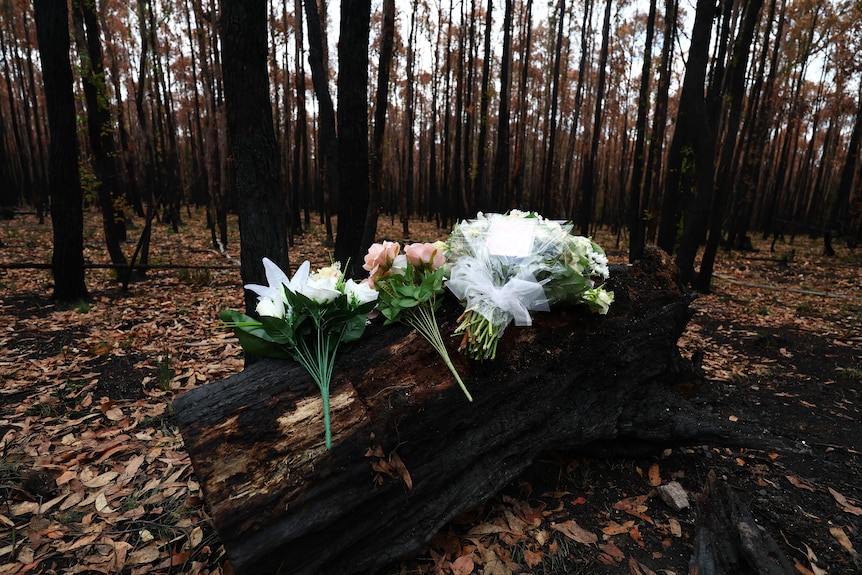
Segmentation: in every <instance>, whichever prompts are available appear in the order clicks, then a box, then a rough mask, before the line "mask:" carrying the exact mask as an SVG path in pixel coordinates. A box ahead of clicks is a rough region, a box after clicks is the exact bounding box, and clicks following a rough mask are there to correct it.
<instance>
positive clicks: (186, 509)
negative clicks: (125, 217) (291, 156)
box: [0, 211, 862, 575]
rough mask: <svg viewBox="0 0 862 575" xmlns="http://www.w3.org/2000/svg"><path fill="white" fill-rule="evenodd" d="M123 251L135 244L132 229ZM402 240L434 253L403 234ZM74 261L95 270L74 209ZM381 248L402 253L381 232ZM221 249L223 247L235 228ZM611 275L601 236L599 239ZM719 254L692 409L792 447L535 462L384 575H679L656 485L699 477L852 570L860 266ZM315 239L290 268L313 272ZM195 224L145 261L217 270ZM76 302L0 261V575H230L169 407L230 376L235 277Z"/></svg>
mask: <svg viewBox="0 0 862 575" xmlns="http://www.w3.org/2000/svg"><path fill="white" fill-rule="evenodd" d="M129 231H130V234H129V235H130V238H133V239H132V240H131V241H130V242H129V245H127V250H128V251H129V252H131V251H132V250H133V249H134V240H136V239H137V238H136V234H139V233H140V228H139V227H138V228H134V227H132V228H130V230H129ZM412 231H413V237H412V238H410V239H411V240H413V241H421V240H433V239H441V238H443V237H445V232H444V231H443V230H439V229H436V228H435V227H434V226H433V224H428V223H420V222H417V223H414V224H412ZM85 236H86V238H85V244H86V251H87V253H86V257H87V260H88V261H90V262H94V263H106V262H107V261H108V259H107V254H106V252H105V250H104V248H103V247H102V246H103V241H102V235H101V227H100V226H99V225H98V223H97V219H96V214H95V213H94V212H91V213H88V214H87V224H86V231H85ZM380 236H382V237H387V238H389V239H398V238H400V236H401V234H400V226H398V225H397V224H396V225H392V223H390V222H388V221H381V230H380ZM50 238H51V235H50V225H49V224H48V225H39V224H38V223H37V222H36V218H35V216H33V215H27V214H23V215H18V216H17V217H16V218H14V219H13V220H10V221H2V222H0V242H2V243H3V244H4V246H3V247H2V248H0V266H3V265H5V264H10V263H34V262H39V263H47V262H50V259H51V257H50V255H51V254H50V245H51V239H50ZM231 238H237V235H236V232H235V229H234V230H233V234H232V236H231ZM596 239H597V240H598V241H599V243H600V244H601V245H603V246H604V247H605V249H606V250H607V251H608V253H609V255H610V256H611V260H612V262H618V263H622V262H624V261H625V255H624V253H623V252H621V251H620V250H618V249H615V244H616V238H614V237H610V236H608V235H607V234H601V233H600V234H599V235H598V236H597V238H596ZM758 239H759V238H755V242H754V246H755V248H758V251H754V252H746V253H738V252H737V253H732V254H726V253H722V254H721V255H720V257H719V260H718V262H717V267H716V277H715V280H714V283H713V293H712V294H710V295H705V296H700V297H698V298H696V299H695V300H694V301H693V303H692V311H693V317H692V319H691V322H690V324H689V326H688V329H687V331H686V333H685V334H684V336H683V337H682V339H681V340H680V342H679V344H680V347H681V350H682V353H683V355H684V356H686V357H691V356H692V355H693V354H695V353H698V352H700V353H702V354H703V364H702V369H703V373H704V375H705V377H704V380H703V382H702V383H701V385H700V386H698V387H697V388H694V389H691V390H689V400H690V401H691V402H692V403H694V404H696V405H697V406H698V407H699V408H701V409H703V410H707V411H709V412H711V413H713V414H718V415H720V416H721V417H723V418H727V419H728V420H730V421H747V422H757V423H758V424H759V425H760V426H761V427H762V428H763V430H764V433H768V434H772V435H776V436H780V437H783V438H786V439H787V440H789V441H790V442H792V443H793V444H795V445H796V446H798V449H794V450H791V451H781V450H778V449H776V450H763V451H760V450H753V449H741V448H740V449H733V448H723V447H722V448H719V447H714V446H709V445H692V446H688V447H685V448H674V449H667V450H665V451H663V452H661V453H656V454H655V455H654V456H652V457H646V458H640V459H595V458H585V457H581V456H579V455H578V454H576V453H568V454H567V453H548V454H546V456H545V457H543V458H541V460H540V461H537V462H536V463H535V464H534V465H533V466H532V467H530V468H529V470H528V471H527V472H526V473H525V474H524V475H523V477H521V478H520V479H519V480H518V481H516V482H514V483H513V484H512V485H511V486H510V487H508V488H507V489H505V490H504V491H503V492H501V493H500V494H498V495H496V496H494V497H493V498H491V499H490V500H489V501H487V502H486V503H485V504H484V505H482V506H480V507H478V508H476V509H474V510H471V511H470V512H468V513H465V514H463V515H462V516H461V517H459V518H458V519H457V520H455V521H453V522H452V524H450V525H449V526H448V527H447V528H446V529H444V530H443V531H441V532H440V533H439V534H438V535H437V536H436V537H435V538H434V540H433V541H432V542H431V543H430V544H429V545H428V547H427V548H426V549H425V550H423V551H422V552H420V553H418V554H417V556H416V557H413V558H408V559H405V560H404V561H402V562H400V563H398V564H396V565H392V566H391V568H390V569H389V570H388V571H386V573H387V575H394V574H407V573H442V574H453V575H466V574H469V573H477V574H484V575H492V574H494V575H498V574H503V573H535V574H550V573H558V574H561V573H593V574H612V573H631V574H632V575H649V574H651V573H658V574H662V575H670V574H676V575H682V574H684V573H687V572H688V561H689V557H690V556H691V553H692V546H693V538H694V533H695V525H696V521H697V518H698V506H697V504H696V503H695V504H693V505H692V506H691V507H688V508H686V509H682V510H680V511H674V510H673V509H671V508H670V507H669V506H668V505H666V504H665V503H664V502H663V501H662V500H661V499H660V498H659V497H658V496H657V492H656V488H657V487H658V486H659V485H662V484H664V483H667V482H669V481H677V482H679V483H680V484H681V485H682V486H683V487H684V488H685V490H686V491H687V492H688V493H689V496H690V499H691V500H692V501H693V502H694V501H696V500H697V496H698V494H700V493H701V492H702V491H703V489H704V487H705V485H706V482H707V477H708V475H710V474H714V475H716V476H717V477H719V478H721V479H722V480H724V481H726V482H727V483H728V484H729V485H730V486H731V487H732V488H733V489H734V490H735V491H736V492H737V493H738V494H739V496H740V498H741V499H742V501H743V502H744V503H746V504H747V505H748V506H749V507H750V509H751V511H752V513H753V515H754V517H755V519H756V520H757V521H758V523H759V524H760V525H761V526H762V527H763V528H765V529H766V530H767V531H768V532H769V533H770V534H772V536H773V537H775V538H776V540H777V542H778V544H779V546H780V547H781V549H782V550H783V551H784V553H785V554H786V555H787V557H788V558H789V559H790V561H791V563H793V564H795V567H796V570H797V571H798V572H799V573H803V574H810V573H813V574H816V575H822V574H825V573H828V574H831V575H842V574H852V573H862V557H860V555H859V554H858V552H860V551H862V397H860V394H862V330H860V321H861V320H862V285H860V284H862V281H860V278H862V274H860V268H862V257H860V255H862V254H860V253H859V252H852V251H850V250H848V249H847V248H846V247H844V246H841V247H840V248H839V250H838V251H839V253H838V255H837V256H836V257H833V258H830V259H827V258H824V257H821V256H820V253H821V244H820V242H819V241H814V240H811V239H809V238H805V237H796V238H795V239H794V241H793V242H792V243H791V240H790V238H784V239H783V240H780V241H779V242H778V243H777V244H776V248H775V251H774V252H773V251H770V242H769V241H766V240H763V241H758ZM322 240H323V232H322V228H321V226H319V225H317V224H316V223H315V225H313V226H312V227H311V229H310V230H309V231H308V232H307V233H306V234H304V235H302V236H299V237H298V238H297V241H296V245H295V246H294V247H293V248H292V251H291V258H292V262H293V263H294V264H297V263H299V262H301V261H302V260H303V259H310V260H311V261H312V263H313V264H322V263H324V262H328V255H327V250H326V248H325V247H324V243H323V241H322ZM228 254H231V255H232V256H233V257H229V256H227V255H225V254H222V253H218V252H215V251H213V250H211V249H210V247H209V233H208V231H207V230H206V229H205V227H204V224H203V215H202V214H201V213H200V212H197V211H196V212H193V213H190V214H187V216H186V218H185V222H184V224H183V226H182V227H181V229H180V231H179V233H174V232H173V231H172V230H171V229H170V228H169V227H166V226H162V225H157V226H156V227H155V228H154V236H153V243H152V247H151V252H150V263H151V264H157V263H169V264H180V265H181V266H186V265H188V266H194V265H212V266H230V265H232V264H236V263H238V260H237V258H238V254H237V248H236V245H232V246H229V250H228ZM87 284H88V287H89V290H90V294H91V299H90V300H89V301H81V302H78V303H77V304H75V305H71V306H58V305H55V304H54V303H53V302H52V301H51V299H50V295H51V290H52V287H51V286H52V280H51V276H50V272H49V271H47V270H33V269H8V268H2V267H0V298H2V299H0V301H2V304H0V325H2V328H0V575H5V574H12V573H99V572H101V573H120V572H122V573H130V574H137V573H231V572H232V569H231V568H230V563H229V561H228V559H227V556H226V554H225V551H224V548H223V547H222V545H221V544H220V542H219V539H218V535H217V533H216V532H215V530H214V529H213V527H212V525H211V522H210V521H209V518H208V516H207V512H206V505H205V502H204V501H203V497H202V494H201V491H200V487H199V485H198V483H197V482H196V480H195V475H194V470H193V469H192V467H191V462H190V461H189V457H188V455H187V454H186V453H185V451H184V449H183V440H182V437H181V436H180V434H179V431H178V429H177V427H176V425H175V424H174V423H173V421H172V414H171V407H170V405H171V399H172V398H173V397H175V396H177V395H178V394H181V393H183V392H184V391H187V390H189V389H191V388H193V387H197V386H201V385H205V384H207V383H208V382H213V381H216V380H218V379H221V378H224V377H227V376H229V375H230V374H232V373H235V372H237V371H239V370H241V369H242V355H241V350H240V348H239V347H238V345H237V343H236V342H235V340H233V339H232V334H231V333H230V331H229V330H225V329H221V328H219V326H218V324H217V320H216V314H217V312H218V311H219V310H221V309H225V308H233V309H240V308H241V306H242V297H243V293H242V287H241V280H240V276H239V269H238V268H228V269H199V268H193V267H188V268H184V267H181V268H179V269H165V270H152V271H150V272H149V273H148V274H147V278H146V279H145V280H144V281H140V282H136V283H133V284H131V286H130V289H129V291H128V292H125V293H124V292H122V291H121V290H120V287H119V285H118V283H117V281H116V280H115V278H114V277H113V275H112V273H110V272H108V271H105V270H91V271H88V272H87Z"/></svg>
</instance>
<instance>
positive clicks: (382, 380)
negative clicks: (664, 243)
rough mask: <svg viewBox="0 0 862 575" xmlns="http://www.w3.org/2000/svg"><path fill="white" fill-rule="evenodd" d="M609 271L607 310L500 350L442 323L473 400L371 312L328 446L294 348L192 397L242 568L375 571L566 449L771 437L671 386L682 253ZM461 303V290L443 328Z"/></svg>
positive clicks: (511, 340) (525, 333)
mask: <svg viewBox="0 0 862 575" xmlns="http://www.w3.org/2000/svg"><path fill="white" fill-rule="evenodd" d="M608 283H609V287H610V288H611V289H613V291H614V293H615V295H616V301H615V302H614V304H613V306H612V307H611V311H610V313H609V314H608V315H607V316H596V315H593V314H590V313H589V312H587V311H585V310H584V309H582V308H568V309H566V308H560V309H557V310H554V311H553V312H552V313H547V314H536V316H535V317H534V326H533V327H532V328H518V327H514V326H513V327H510V328H509V329H508V330H507V331H506V333H505V335H504V337H503V339H502V340H501V342H500V347H499V348H498V354H497V359H496V360H495V361H492V362H484V363H479V362H471V361H469V360H467V359H465V358H464V357H463V356H462V355H460V354H459V353H457V352H456V351H455V349H454V347H455V346H456V345H457V344H456V343H455V341H454V340H453V339H452V338H445V339H446V344H447V346H448V347H449V348H450V355H451V356H452V358H453V361H454V362H455V364H456V365H457V368H458V370H459V372H460V373H461V375H462V376H463V378H464V381H465V382H466V385H467V386H468V388H469V389H470V391H471V393H472V395H473V398H474V401H473V402H472V403H469V402H467V401H466V400H465V398H464V396H463V394H462V392H461V391H460V389H459V388H458V385H457V384H456V383H455V380H454V378H453V377H452V376H450V375H449V373H448V371H447V370H446V369H444V368H443V363H442V361H441V360H440V358H439V356H437V354H436V352H434V351H433V349H432V348H431V347H430V346H429V345H428V344H427V342H425V340H424V339H422V337H421V336H419V335H417V334H416V333H415V332H412V331H408V330H407V329H406V328H403V327H402V326H391V327H382V326H381V325H380V323H376V324H372V326H370V327H369V328H368V331H367V332H366V334H365V336H364V337H363V339H362V340H361V341H359V342H358V343H357V344H355V346H354V347H352V348H349V349H348V350H346V351H345V352H344V353H343V354H342V355H341V356H340V358H339V360H338V363H337V366H336V371H335V374H334V378H333V387H332V395H331V406H332V424H333V437H334V445H333V448H332V450H331V451H327V450H326V449H324V445H323V423H322V416H321V408H320V405H321V400H320V397H319V395H318V393H317V388H316V386H314V384H313V383H312V382H311V379H310V378H309V376H308V375H307V374H306V373H305V372H304V371H303V370H302V368H301V367H299V366H298V365H296V364H293V363H287V362H273V361H261V362H257V363H255V364H253V365H252V366H250V367H249V368H248V369H246V370H245V371H243V372H241V373H239V374H237V375H234V376H232V377H230V378H227V379H225V380H222V381H220V382H217V383H214V384H211V385H208V386H205V387H202V388H198V389H196V390H193V391H190V392H188V393H186V394H184V395H182V396H180V397H178V398H177V399H176V401H175V402H174V412H175V414H176V417H177V422H178V424H179V426H180V430H181V432H182V434H183V437H184V438H185V445H186V449H187V450H188V452H189V454H190V457H191V460H192V463H193V465H194V468H195V473H196V477H197V479H198V481H199V482H200V484H201V487H202V490H203V493H204V497H205V500H206V502H207V503H208V505H209V508H210V512H211V515H212V518H213V522H214V524H215V526H216V528H217V529H218V530H219V534H220V536H221V539H222V541H223V543H224V545H225V548H226V549H227V552H228V555H229V557H230V560H231V563H232V565H233V567H234V568H235V569H236V570H237V572H238V573H270V572H278V571H279V570H282V572H290V573H297V574H303V573H354V572H365V571H373V570H374V569H377V568H380V567H383V566H385V565H388V564H391V562H392V561H394V560H396V559H397V558H399V557H403V556H406V555H410V554H413V553H416V552H417V551H418V550H420V549H421V548H422V546H423V545H425V544H426V543H427V542H428V541H429V540H430V539H431V537H433V535H434V534H435V533H436V532H437V531H438V530H439V529H441V528H442V527H443V526H445V525H446V524H447V523H448V522H449V521H451V520H452V519H453V518H454V517H455V516H457V515H458V514H459V513H462V512H464V511H466V510H469V509H471V508H473V507H474V506H476V505H477V504H479V503H481V502H483V501H485V500H487V499H488V498H489V497H491V496H493V495H494V494H495V493H497V492H498V491H499V490H500V489H501V488H502V487H503V486H505V485H506V484H507V483H509V482H510V481H511V480H512V479H514V478H516V477H518V476H519V474H520V473H521V472H522V471H523V470H524V469H526V468H527V467H528V466H529V465H530V464H531V463H532V462H533V461H534V460H535V459H536V458H537V457H539V456H540V455H541V454H542V453H544V452H546V451H548V450H552V449H566V450H580V451H581V452H583V453H585V454H591V455H597V454H602V455H606V456H607V455H610V454H625V455H628V456H633V455H635V454H644V453H645V452H654V451H656V450H660V449H664V448H666V447H671V446H674V445H683V444H696V445H700V444H703V443H713V444H728V443H732V444H736V445H740V444H745V443H748V444H750V443H751V441H757V440H755V439H751V438H757V437H760V436H759V435H758V434H756V433H754V432H752V430H744V429H741V428H738V427H735V428H731V427H729V424H725V423H724V422H722V421H719V420H717V419H715V420H713V419H711V418H710V416H708V415H707V414H703V413H697V412H695V411H694V408H692V407H691V406H690V405H689V404H687V403H685V402H684V401H683V400H682V399H680V398H679V396H678V395H676V394H675V393H674V388H675V386H677V385H688V384H690V383H691V379H690V378H691V377H692V375H691V371H690V369H689V364H688V362H686V361H685V360H684V359H683V358H682V357H681V356H680V353H679V350H678V348H677V343H676V342H677V339H678V338H679V336H680V334H681V333H682V331H683V330H684V329H685V326H686V324H687V322H688V319H689V317H690V310H689V307H688V299H687V297H686V295H685V294H684V293H683V292H682V290H681V288H680V286H679V282H678V277H677V275H676V272H675V268H674V267H673V265H672V264H671V262H670V258H669V257H668V256H667V255H666V254H664V253H662V252H659V251H658V250H656V249H655V248H652V247H649V248H648V249H647V252H646V254H645V257H644V258H643V259H642V260H640V261H639V262H638V263H637V264H636V265H634V266H633V267H631V268H627V267H626V266H617V267H615V268H614V270H613V272H612V275H611V278H610V280H609V282H608ZM459 312H460V305H458V304H457V302H455V301H454V300H452V299H450V298H446V300H445V301H444V304H443V307H442V308H441V310H440V313H439V315H438V319H439V321H440V326H441V332H442V333H444V334H447V333H451V332H452V331H453V330H454V327H455V325H456V324H457V320H456V318H457V316H458V314H459ZM738 424H739V422H737V423H736V424H734V425H738Z"/></svg>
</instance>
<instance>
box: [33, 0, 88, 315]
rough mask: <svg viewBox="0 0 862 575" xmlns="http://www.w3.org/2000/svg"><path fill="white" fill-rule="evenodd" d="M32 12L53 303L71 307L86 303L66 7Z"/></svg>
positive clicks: (43, 5)
mask: <svg viewBox="0 0 862 575" xmlns="http://www.w3.org/2000/svg"><path fill="white" fill-rule="evenodd" d="M33 6H34V13H35V16H36V35H37V37H38V39H39V54H40V56H41V60H42V82H43V85H44V88H45V99H46V101H47V107H48V125H49V128H50V131H51V145H50V149H49V164H48V165H49V172H48V178H49V186H50V187H49V189H50V193H51V222H52V225H53V228H54V251H53V255H52V257H51V271H52V272H53V274H54V293H53V297H54V299H56V300H57V301H60V302H74V301H76V300H80V299H83V298H86V297H87V286H86V284H85V283H84V213H83V207H82V206H83V199H84V198H83V192H82V190H81V183H80V180H79V179H78V139H77V135H76V129H75V117H76V116H75V97H74V94H73V91H72V64H71V61H70V60H69V15H68V6H67V4H66V3H65V2H57V1H56V0H35V1H34V3H33Z"/></svg>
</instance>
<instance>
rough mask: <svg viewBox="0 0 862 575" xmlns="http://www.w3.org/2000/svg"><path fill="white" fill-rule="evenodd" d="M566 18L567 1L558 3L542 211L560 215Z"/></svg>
mask: <svg viewBox="0 0 862 575" xmlns="http://www.w3.org/2000/svg"><path fill="white" fill-rule="evenodd" d="M565 19H566V2H565V0H560V1H559V2H558V3H557V37H556V40H555V42H554V65H553V71H552V72H551V111H550V117H549V118H548V144H547V146H545V163H544V166H543V169H542V192H543V194H544V195H543V196H542V197H543V201H542V213H543V214H547V215H548V216H558V215H560V214H559V213H558V212H557V210H558V209H559V204H560V199H559V197H558V196H559V188H557V187H556V186H554V185H553V173H554V171H555V170H554V159H555V152H556V144H557V108H558V105H559V102H558V99H559V97H560V65H561V60H562V57H563V22H564V21H565Z"/></svg>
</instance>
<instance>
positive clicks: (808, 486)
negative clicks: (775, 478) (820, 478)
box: [784, 475, 816, 491]
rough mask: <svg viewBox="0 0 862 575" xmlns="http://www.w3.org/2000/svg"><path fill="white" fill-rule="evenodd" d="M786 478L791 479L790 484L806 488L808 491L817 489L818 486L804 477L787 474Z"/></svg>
mask: <svg viewBox="0 0 862 575" xmlns="http://www.w3.org/2000/svg"><path fill="white" fill-rule="evenodd" d="M784 478H785V479H787V481H789V482H790V484H791V485H793V487H797V488H799V489H805V490H807V491H816V488H815V487H814V486H813V485H811V484H810V483H808V482H807V481H805V480H804V479H800V478H798V477H796V476H795V475H785V476H784Z"/></svg>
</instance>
